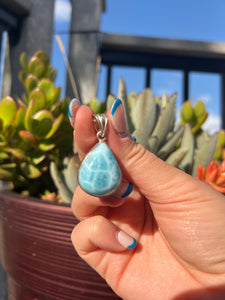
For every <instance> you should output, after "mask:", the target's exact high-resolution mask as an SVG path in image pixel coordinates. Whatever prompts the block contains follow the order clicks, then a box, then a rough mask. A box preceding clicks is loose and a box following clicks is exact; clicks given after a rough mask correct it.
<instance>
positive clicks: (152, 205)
mask: <svg viewBox="0 0 225 300" xmlns="http://www.w3.org/2000/svg"><path fill="white" fill-rule="evenodd" d="M92 115H93V111H92V110H91V109H90V108H89V107H87V106H82V105H79V103H78V102H77V101H75V102H73V105H71V106H70V119H71V124H72V125H73V126H74V129H75V130H74V138H75V143H76V149H77V150H78V152H79V156H80V158H81V159H83V158H84V156H85V155H86V154H87V153H88V152H89V151H90V150H91V149H92V147H93V146H94V145H95V144H96V143H97V139H96V131H95V129H94V126H93V122H92ZM108 118H109V124H108V129H107V144H108V146H109V147H110V149H111V150H112V152H113V153H114V155H115V157H116V158H117V160H118V162H119V165H120V167H121V170H122V173H123V178H124V183H123V188H124V187H126V184H127V183H129V182H132V183H133V184H134V189H133V191H132V192H131V193H130V195H128V196H127V197H126V198H121V197H120V195H119V193H118V192H117V194H116V195H114V196H111V197H107V198H97V197H94V196H90V195H88V194H86V193H85V192H84V191H82V190H81V188H80V187H78V188H77V189H76V191H75V193H74V198H73V202H72V209H73V212H74V214H75V215H76V217H77V218H78V219H79V220H81V222H80V223H79V224H78V225H77V226H76V227H75V229H74V231H73V233H72V242H73V245H74V247H75V249H76V251H77V252H78V254H79V255H80V256H81V257H82V258H83V259H84V260H85V261H86V262H87V263H88V264H89V265H90V266H91V267H92V268H94V269H95V270H96V271H97V272H98V273H99V274H100V275H101V276H102V277H103V278H105V280H106V281H107V283H108V284H109V285H110V286H111V287H112V289H113V290H114V291H115V292H116V293H117V294H118V295H119V296H120V297H121V298H123V299H128V300H130V299H135V300H143V299H153V300H160V299H162V300H166V299H177V300H178V299H225V197H224V196H223V195H222V194H220V193H218V192H217V191H215V190H214V189H212V188H211V187H210V186H208V185H207V184H205V183H203V182H201V181H199V180H197V179H195V178H193V177H191V176H189V175H187V174H186V173H184V172H182V171H180V170H178V169H176V168H174V167H172V166H170V165H168V164H166V163H165V162H164V161H162V160H160V159H159V158H157V157H156V156H154V155H153V154H152V153H150V152H149V151H147V150H146V149H145V148H144V147H143V146H142V145H140V144H138V143H136V142H135V141H134V140H133V139H132V137H131V136H130V135H129V133H128V131H127V125H126V120H125V114H124V109H123V106H122V104H121V103H119V102H118V100H117V101H116V102H114V105H113V107H112V110H111V111H110V112H108ZM133 238H135V240H136V241H137V245H136V247H134V248H132V249H127V248H126V247H127V246H129V242H131V241H133Z"/></svg>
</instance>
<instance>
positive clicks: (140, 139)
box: [132, 129, 149, 149]
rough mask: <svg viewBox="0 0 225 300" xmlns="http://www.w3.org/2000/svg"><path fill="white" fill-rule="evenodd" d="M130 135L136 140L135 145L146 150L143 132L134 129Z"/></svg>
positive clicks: (145, 138)
mask: <svg viewBox="0 0 225 300" xmlns="http://www.w3.org/2000/svg"><path fill="white" fill-rule="evenodd" d="M132 135H133V136H134V137H135V138H136V140H137V143H139V144H142V145H143V146H144V147H145V148H146V149H148V148H149V146H148V136H146V135H145V132H144V131H143V130H139V129H135V130H134V132H133V133H132Z"/></svg>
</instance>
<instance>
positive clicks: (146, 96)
mask: <svg viewBox="0 0 225 300" xmlns="http://www.w3.org/2000/svg"><path fill="white" fill-rule="evenodd" d="M176 97H177V95H176V94H173V95H172V96H171V97H168V96H167V95H163V96H162V97H161V98H159V97H154V96H153V94H152V92H151V90H150V89H149V88H147V89H145V90H144V91H143V92H141V93H140V94H138V95H136V94H135V93H134V92H132V93H131V94H130V95H129V96H127V92H126V86H125V83H124V81H123V79H121V80H120V83H119V91H118V98H119V99H121V101H122V102H123V105H124V108H125V112H126V118H127V123H128V127H129V131H130V133H131V134H132V135H134V136H135V137H136V139H137V142H138V143H141V144H142V145H143V146H144V147H145V148H146V149H148V150H150V151H151V152H153V153H155V154H156V155H157V156H158V157H160V158H161V159H163V160H165V161H166V162H167V163H169V164H171V165H173V166H175V167H178V168H180V169H182V170H184V171H185V172H187V173H189V174H192V175H193V176H195V177H196V175H197V169H198V166H199V164H201V165H202V166H204V167H207V166H208V164H209V163H210V161H211V160H212V159H213V155H214V152H215V148H216V145H217V139H218V135H217V134H214V135H212V136H210V135H209V134H208V133H207V132H205V131H203V130H202V129H201V125H202V124H203V123H204V122H203V120H206V117H207V115H208V113H207V112H206V110H205V106H204V103H203V102H201V101H199V102H197V103H196V104H195V106H194V108H192V106H191V102H185V103H184V105H183V107H182V109H181V111H182V115H183V119H182V124H180V125H179V126H177V127H176V126H175V119H176V109H175V103H176ZM115 99H116V97H115V96H114V95H112V94H110V95H109V96H108V98H107V103H106V109H107V110H108V109H110V108H111V106H112V103H113V102H114V100H115ZM95 101H97V100H95ZM91 107H92V108H93V107H95V108H96V107H97V108H99V104H98V102H96V103H95V105H94V106H93V105H92V106H91ZM187 110H188V111H189V113H190V114H191V117H187V115H188V111H187ZM184 118H185V119H184ZM73 160H75V161H76V163H74V162H73ZM79 164H80V162H79V160H78V158H77V157H76V158H74V157H72V158H70V159H68V160H67V161H66V162H65V165H64V166H65V168H64V170H62V171H61V172H60V171H59V169H58V168H57V166H56V164H55V163H54V162H52V163H51V174H52V177H53V179H54V182H55V184H56V186H57V188H58V191H59V194H60V195H61V197H62V198H64V199H66V200H64V201H67V202H70V201H71V200H72V194H73V191H74V189H75V187H76V185H77V180H76V178H75V175H76V173H77V172H78V168H79ZM71 165H73V167H71ZM74 167H76V170H74ZM72 172H73V173H72ZM69 174H70V175H69ZM71 178H73V185H72V184H71V182H70V180H71Z"/></svg>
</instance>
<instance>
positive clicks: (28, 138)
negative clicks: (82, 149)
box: [0, 51, 73, 196]
mask: <svg viewBox="0 0 225 300" xmlns="http://www.w3.org/2000/svg"><path fill="white" fill-rule="evenodd" d="M20 63H21V66H22V70H21V71H20V74H19V78H20V80H21V82H22V84H23V86H24V91H25V92H24V94H23V95H22V97H21V98H19V99H13V98H12V97H9V96H6V97H4V98H3V99H2V100H1V102H0V179H1V180H6V181H9V182H10V183H11V185H12V189H13V190H15V191H17V192H21V193H25V194H28V195H32V196H39V195H40V194H44V193H46V191H52V192H54V191H56V189H55V186H54V184H53V182H52V179H51V176H50V174H49V164H50V162H51V161H55V162H56V163H57V164H58V165H59V166H60V164H61V162H62V161H63V158H64V156H67V155H69V154H70V153H72V148H73V141H72V128H71V126H70V125H69V121H68V118H67V108H68V103H69V99H67V98H65V99H62V100H59V97H60V92H61V89H60V87H55V84H54V80H55V78H56V70H54V69H53V67H52V66H51V64H50V63H49V58H48V56H47V55H46V54H45V53H44V52H43V51H37V52H36V53H35V54H34V55H33V56H32V57H31V58H30V59H29V60H28V58H27V55H26V53H22V54H21V57H20Z"/></svg>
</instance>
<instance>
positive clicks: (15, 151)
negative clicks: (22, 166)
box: [5, 148, 27, 161]
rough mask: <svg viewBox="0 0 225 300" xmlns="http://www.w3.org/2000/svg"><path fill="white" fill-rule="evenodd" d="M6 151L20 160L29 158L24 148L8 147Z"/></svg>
mask: <svg viewBox="0 0 225 300" xmlns="http://www.w3.org/2000/svg"><path fill="white" fill-rule="evenodd" d="M5 152H7V153H9V154H11V155H12V156H14V158H16V159H19V160H25V161H26V160H27V157H26V155H25V153H24V152H23V150H22V149H16V148H6V149H5Z"/></svg>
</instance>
